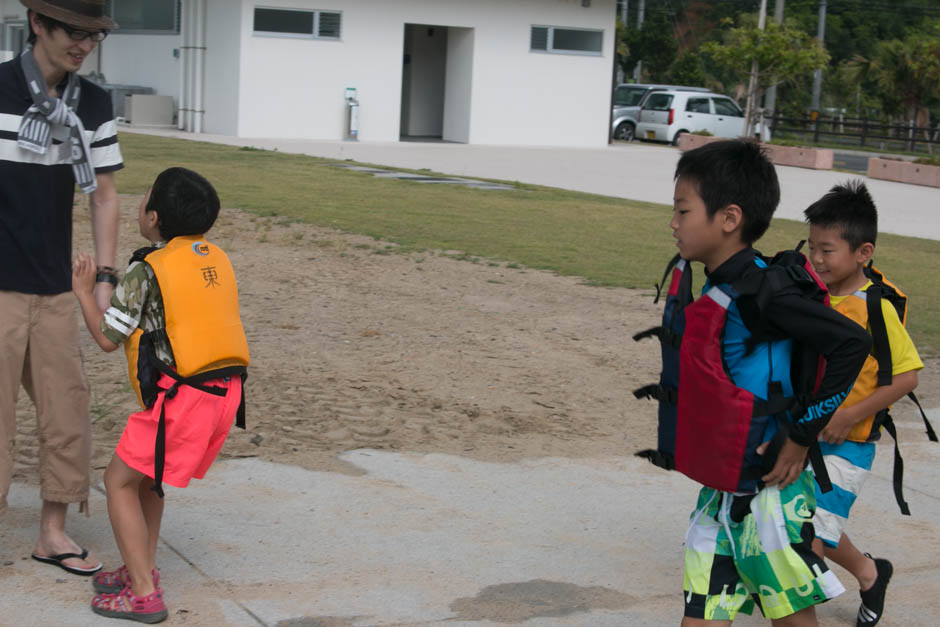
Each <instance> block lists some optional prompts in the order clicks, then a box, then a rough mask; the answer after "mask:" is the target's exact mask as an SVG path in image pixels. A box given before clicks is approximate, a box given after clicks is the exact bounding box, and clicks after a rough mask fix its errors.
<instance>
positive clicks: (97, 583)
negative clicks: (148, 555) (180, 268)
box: [91, 565, 160, 594]
mask: <svg viewBox="0 0 940 627" xmlns="http://www.w3.org/2000/svg"><path fill="white" fill-rule="evenodd" d="M151 572H152V573H153V585H154V586H158V585H160V571H158V570H157V569H156V568H154V569H153V571H151ZM130 582H131V576H130V573H129V572H127V567H126V566H123V565H122V566H121V567H120V568H118V569H117V570H107V571H100V572H98V573H95V576H94V578H93V579H92V580H91V585H92V587H93V588H94V589H95V592H105V593H108V594H114V593H115V592H120V591H121V590H123V589H124V586H126V585H127V584H129V583H130Z"/></svg>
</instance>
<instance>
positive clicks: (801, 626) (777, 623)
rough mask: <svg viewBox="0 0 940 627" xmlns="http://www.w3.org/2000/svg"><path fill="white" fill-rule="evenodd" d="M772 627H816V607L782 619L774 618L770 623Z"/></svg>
mask: <svg viewBox="0 0 940 627" xmlns="http://www.w3.org/2000/svg"><path fill="white" fill-rule="evenodd" d="M770 624H771V625H773V626H774V627H816V626H817V625H818V624H819V623H817V622H816V607H815V606H812V605H811V606H809V607H804V608H803V609H802V610H800V611H799V612H797V613H796V614H790V615H789V616H784V617H783V618H775V619H773V620H772V621H770Z"/></svg>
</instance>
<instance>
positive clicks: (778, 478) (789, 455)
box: [757, 438, 809, 488]
mask: <svg viewBox="0 0 940 627" xmlns="http://www.w3.org/2000/svg"><path fill="white" fill-rule="evenodd" d="M769 445H770V442H764V443H763V444H761V445H760V446H758V447H757V453H758V454H759V455H763V454H764V451H766V450H767V447H768V446H769ZM808 450H809V447H806V446H800V445H799V444H797V443H796V442H794V441H793V440H791V439H789V438H787V440H786V441H785V442H784V443H783V446H782V447H780V453H779V454H778V455H777V461H776V462H775V463H774V467H773V470H771V471H770V472H769V473H768V474H766V475H764V476H763V477H761V481H763V482H764V485H768V486H770V485H778V484H779V486H780V487H781V488H785V487H787V486H788V485H790V484H791V483H793V482H794V481H796V480H797V479H798V478H799V476H800V473H802V472H803V467H804V465H805V463H806V452H807V451H808Z"/></svg>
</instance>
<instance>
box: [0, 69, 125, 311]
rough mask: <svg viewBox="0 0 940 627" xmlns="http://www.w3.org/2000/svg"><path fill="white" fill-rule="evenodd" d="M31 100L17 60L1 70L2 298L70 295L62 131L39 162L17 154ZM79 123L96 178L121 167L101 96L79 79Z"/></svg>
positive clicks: (67, 157) (71, 188) (68, 185)
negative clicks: (7, 294) (8, 293)
mask: <svg viewBox="0 0 940 627" xmlns="http://www.w3.org/2000/svg"><path fill="white" fill-rule="evenodd" d="M62 87H64V83H63V85H62ZM30 105H32V99H31V98H30V97H29V93H28V92H27V91H26V78H25V77H24V75H23V70H22V67H21V66H20V61H19V58H18V57H17V58H14V59H13V60H11V61H7V62H6V63H3V64H0V290H6V291H14V292H23V293H27V294H60V293H62V292H67V291H69V290H70V289H71V288H72V287H71V286H72V271H71V266H72V205H73V202H74V197H75V176H74V175H73V174H72V165H71V152H70V148H69V144H68V141H63V140H67V138H68V134H67V133H68V131H67V129H65V128H56V129H55V130H54V132H53V139H52V145H50V146H49V149H48V150H47V151H46V154H45V155H37V154H35V153H33V152H30V151H28V150H24V149H22V148H20V147H19V146H17V143H16V138H17V133H18V131H19V128H20V121H21V119H22V116H23V114H24V113H25V112H26V110H27V109H28V108H29V107H30ZM77 113H78V117H79V118H80V119H81V121H82V124H84V126H85V134H86V137H88V140H89V144H90V146H91V163H92V166H93V167H94V168H95V172H96V173H104V172H113V171H115V170H120V169H121V168H123V167H124V163H123V161H122V159H121V151H120V148H119V146H118V140H117V127H116V125H115V122H114V114H113V112H112V107H111V98H110V97H109V96H108V94H107V92H105V91H104V90H103V89H101V88H100V87H98V86H97V85H95V84H94V83H92V82H90V81H88V80H85V79H84V78H82V79H81V96H80V99H79V103H78V111H77Z"/></svg>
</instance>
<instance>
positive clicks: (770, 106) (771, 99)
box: [761, 0, 784, 139]
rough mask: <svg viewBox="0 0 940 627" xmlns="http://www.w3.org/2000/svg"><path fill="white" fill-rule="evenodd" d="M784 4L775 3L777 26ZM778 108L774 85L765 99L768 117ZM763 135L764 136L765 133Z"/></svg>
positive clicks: (769, 88)
mask: <svg viewBox="0 0 940 627" xmlns="http://www.w3.org/2000/svg"><path fill="white" fill-rule="evenodd" d="M783 3H784V0H776V1H775V2H774V21H775V22H776V23H777V24H783ZM776 108H777V85H776V84H773V85H771V86H770V87H768V88H767V95H766V96H765V97H764V109H766V110H767V115H773V112H774V109H776ZM763 128H764V127H763V126H761V129H763ZM761 134H762V135H763V132H762V133H761ZM768 139H769V137H768Z"/></svg>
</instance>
